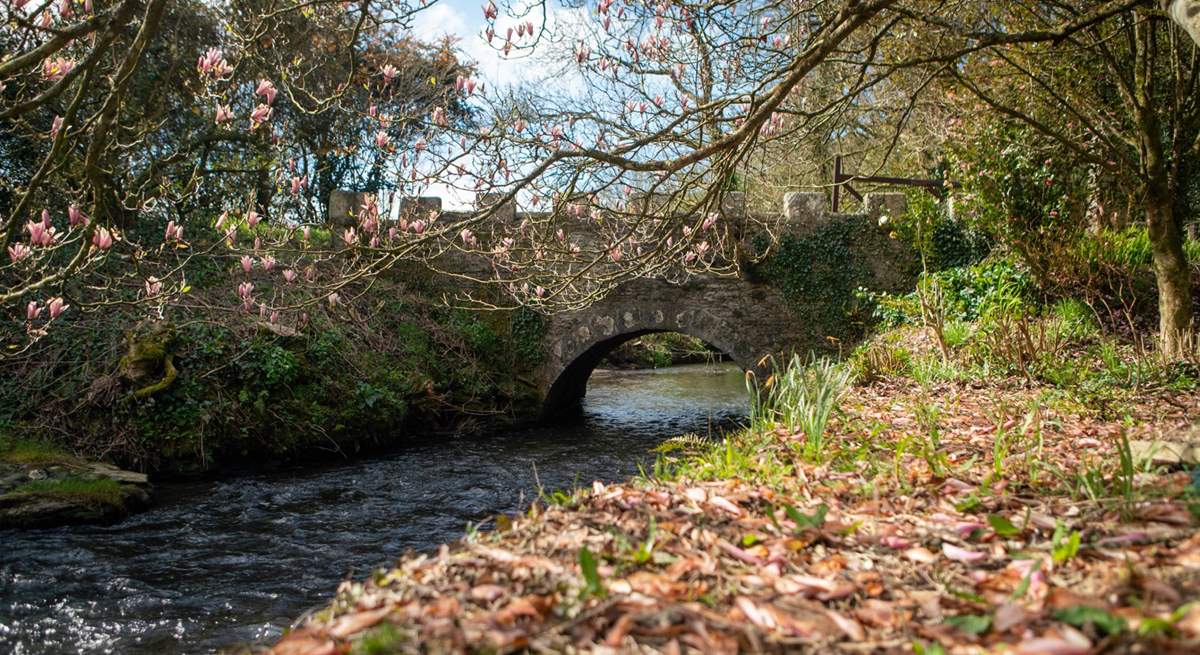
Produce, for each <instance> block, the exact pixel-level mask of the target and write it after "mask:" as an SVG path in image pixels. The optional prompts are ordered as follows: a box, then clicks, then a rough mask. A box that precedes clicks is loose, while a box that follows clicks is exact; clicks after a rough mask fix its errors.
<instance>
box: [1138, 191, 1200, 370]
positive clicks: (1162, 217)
mask: <svg viewBox="0 0 1200 655" xmlns="http://www.w3.org/2000/svg"><path fill="white" fill-rule="evenodd" d="M1173 204H1174V203H1173V202H1172V201H1171V198H1170V196H1169V195H1168V194H1165V193H1161V192H1155V191H1153V190H1151V191H1150V192H1149V193H1148V194H1147V196H1146V224H1147V227H1148V228H1149V231H1150V247H1151V251H1152V252H1153V254H1154V277H1155V280H1156V281H1157V283H1158V330H1159V340H1160V348H1161V351H1162V355H1163V357H1164V358H1165V359H1167V360H1178V359H1181V358H1183V357H1184V356H1185V355H1186V354H1187V352H1188V350H1190V347H1191V345H1192V284H1191V271H1190V270H1189V268H1188V263H1187V258H1186V257H1185V255H1184V254H1183V231H1182V230H1181V229H1180V225H1179V221H1178V220H1177V219H1176V216H1175V211H1174V208H1173Z"/></svg>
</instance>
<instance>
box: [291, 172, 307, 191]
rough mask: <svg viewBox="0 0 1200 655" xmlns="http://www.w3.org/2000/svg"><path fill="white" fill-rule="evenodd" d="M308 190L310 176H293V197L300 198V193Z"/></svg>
mask: <svg viewBox="0 0 1200 655" xmlns="http://www.w3.org/2000/svg"><path fill="white" fill-rule="evenodd" d="M307 188H308V176H307V175H305V176H303V177H301V176H298V175H293V176H292V189H291V191H292V195H293V196H298V195H300V192H301V191H302V190H304V189H307Z"/></svg>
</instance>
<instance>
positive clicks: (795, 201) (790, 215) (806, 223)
mask: <svg viewBox="0 0 1200 655" xmlns="http://www.w3.org/2000/svg"><path fill="white" fill-rule="evenodd" d="M828 206H829V200H828V199H827V198H826V197H825V194H824V193H821V192H799V191H793V192H791V193H785V194H783V217H784V219H785V220H787V222H788V223H789V224H791V225H794V226H797V227H803V228H812V227H816V226H817V225H820V224H821V223H823V222H824V221H825V219H826V217H827V216H828V215H829V212H828V210H827V208H828Z"/></svg>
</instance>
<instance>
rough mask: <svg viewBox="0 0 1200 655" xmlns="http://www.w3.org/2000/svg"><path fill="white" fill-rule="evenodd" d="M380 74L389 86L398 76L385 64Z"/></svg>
mask: <svg viewBox="0 0 1200 655" xmlns="http://www.w3.org/2000/svg"><path fill="white" fill-rule="evenodd" d="M381 72H382V73H383V79H384V81H386V82H387V83H389V84H391V82H392V80H394V79H396V76H397V75H399V74H400V71H399V70H397V68H396V67H395V66H393V65H391V64H385V65H384V67H383V70H382V71H381ZM460 77H461V76H460Z"/></svg>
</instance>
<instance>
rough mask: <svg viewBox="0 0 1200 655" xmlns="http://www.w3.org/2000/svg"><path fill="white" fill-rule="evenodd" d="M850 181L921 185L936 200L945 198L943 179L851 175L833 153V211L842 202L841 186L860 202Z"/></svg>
mask: <svg viewBox="0 0 1200 655" xmlns="http://www.w3.org/2000/svg"><path fill="white" fill-rule="evenodd" d="M851 182H865V183H868V184H889V185H893V186H915V187H922V188H924V189H925V190H926V191H928V192H929V193H932V194H933V196H934V197H935V198H937V199H938V200H944V199H945V198H946V181H945V180H929V179H921V178H915V177H887V176H882V175H851V174H847V173H846V172H845V171H844V170H843V169H842V156H841V155H835V156H834V158H833V213H835V214H836V213H838V212H839V211H841V204H842V187H845V188H846V191H848V192H849V193H850V195H852V196H854V197H855V198H857V199H858V201H859V202H862V199H863V196H862V194H861V193H859V192H858V190H857V189H855V188H854V187H853V186H851V185H850V183H851Z"/></svg>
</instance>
